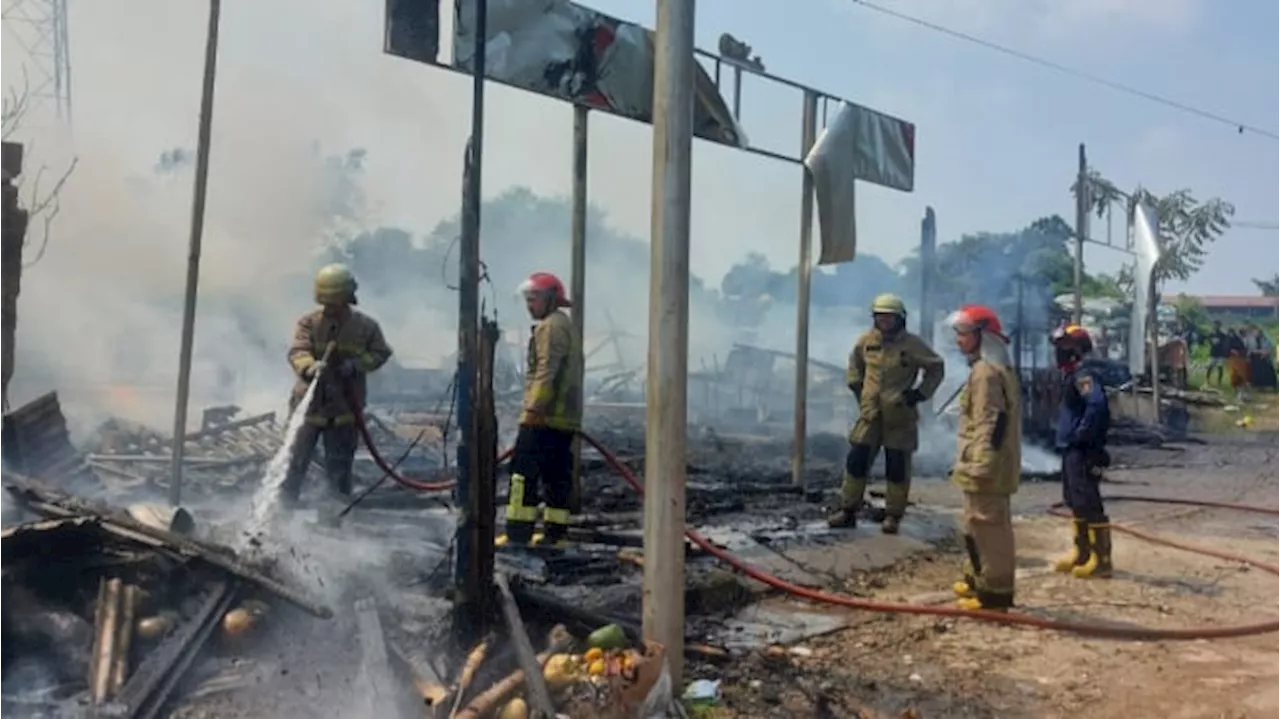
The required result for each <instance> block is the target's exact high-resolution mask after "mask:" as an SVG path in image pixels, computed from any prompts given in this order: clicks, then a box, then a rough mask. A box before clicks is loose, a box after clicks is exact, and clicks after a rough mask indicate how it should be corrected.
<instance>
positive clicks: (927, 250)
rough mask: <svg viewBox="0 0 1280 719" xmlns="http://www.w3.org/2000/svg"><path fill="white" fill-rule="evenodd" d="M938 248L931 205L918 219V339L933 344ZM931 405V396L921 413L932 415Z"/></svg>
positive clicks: (936, 229)
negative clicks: (934, 292) (920, 218)
mask: <svg viewBox="0 0 1280 719" xmlns="http://www.w3.org/2000/svg"><path fill="white" fill-rule="evenodd" d="M937 249H938V220H937V216H936V215H935V214H934V213H933V208H932V207H925V208H924V219H922V220H920V339H923V340H924V341H925V344H927V345H929V346H930V347H932V346H933V326H934V317H933V315H934V307H933V301H932V298H931V297H930V295H931V294H932V293H933V274H934V268H933V264H934V258H935V256H936V254H937ZM932 407H933V398H932V397H931V398H929V399H928V400H926V401H925V402H924V409H925V410H926V411H925V412H924V413H923V414H924V416H925V417H933V412H932V411H929V410H931V408H932Z"/></svg>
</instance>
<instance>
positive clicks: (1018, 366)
mask: <svg viewBox="0 0 1280 719" xmlns="http://www.w3.org/2000/svg"><path fill="white" fill-rule="evenodd" d="M1014 281H1015V282H1017V283H1018V291H1017V297H1018V316H1017V324H1016V325H1014V327H1016V328H1017V329H1016V331H1017V334H1015V335H1014V336H1013V368H1014V370H1015V371H1016V372H1017V373H1018V379H1022V353H1023V344H1022V338H1023V337H1024V336H1025V335H1026V334H1027V333H1026V328H1025V326H1024V321H1025V320H1024V317H1023V314H1022V307H1023V305H1022V302H1023V297H1022V294H1023V285H1025V284H1026V282H1027V279H1026V278H1025V277H1023V276H1022V273H1021V272H1019V273H1018V274H1017V275H1014Z"/></svg>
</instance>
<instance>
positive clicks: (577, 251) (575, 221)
mask: <svg viewBox="0 0 1280 719" xmlns="http://www.w3.org/2000/svg"><path fill="white" fill-rule="evenodd" d="M587 112H588V111H587V108H586V106H585V105H574V106H573V217H572V222H571V223H570V231H571V234H572V237H573V240H572V241H573V249H572V253H571V254H572V260H571V262H570V265H571V268H570V271H569V293H570V295H571V296H572V297H573V326H574V329H576V330H577V331H578V340H579V341H580V342H585V341H586V325H587V299H586V295H587V117H588V115H587ZM585 374H586V358H585V357H584V358H583V361H582V362H579V363H578V376H577V378H576V379H577V381H578V384H577V386H578V387H579V389H581V388H582V380H583V376H584V375H585ZM585 399H586V398H585V397H584V396H583V394H582V392H581V391H579V392H578V400H577V402H578V416H582V408H583V403H584V402H585ZM569 511H571V512H573V513H574V514H578V513H580V512H581V511H582V438H581V437H579V436H578V435H576V434H575V435H574V436H573V494H572V495H571V496H570V498H569Z"/></svg>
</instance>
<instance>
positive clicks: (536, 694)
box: [493, 572, 556, 719]
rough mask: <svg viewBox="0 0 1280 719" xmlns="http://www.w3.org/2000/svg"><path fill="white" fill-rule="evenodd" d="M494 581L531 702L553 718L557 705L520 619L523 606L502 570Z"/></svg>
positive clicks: (550, 718)
mask: <svg viewBox="0 0 1280 719" xmlns="http://www.w3.org/2000/svg"><path fill="white" fill-rule="evenodd" d="M493 581H494V583H495V584H497V585H498V595H499V599H501V600H502V616H503V618H504V619H506V621H507V633H508V634H509V635H510V637H511V642H512V643H513V644H515V647H516V661H518V662H519V663H520V669H521V670H522V671H523V672H524V685H525V688H526V689H528V694H529V700H530V703H531V704H533V709H534V710H535V711H537V712H539V713H541V715H542V716H543V717H544V719H552V718H553V717H555V715H556V707H555V704H553V703H552V701H551V690H550V689H548V688H547V681H546V679H544V678H543V676H542V664H541V663H540V662H539V661H538V657H537V656H536V655H535V654H534V653H533V643H532V642H530V641H529V635H528V634H527V633H526V632H525V630H524V621H523V620H521V619H520V607H518V606H517V605H516V599H515V597H513V596H512V595H511V587H510V585H508V584H507V578H506V576H505V575H503V574H502V573H500V572H499V573H497V574H494V576H493Z"/></svg>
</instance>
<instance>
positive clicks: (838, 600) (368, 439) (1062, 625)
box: [352, 403, 1280, 641]
mask: <svg viewBox="0 0 1280 719" xmlns="http://www.w3.org/2000/svg"><path fill="white" fill-rule="evenodd" d="M352 406H358V405H357V404H354V403H353V405H352ZM356 426H357V427H359V428H360V435H361V436H362V437H363V438H364V442H365V445H366V446H367V447H368V448H369V454H370V455H372V456H373V460H374V462H375V463H377V465H378V467H379V468H380V469H382V471H383V472H386V473H387V475H388V476H390V477H391V478H392V479H394V480H395V481H396V482H398V483H399V484H401V485H403V486H405V487H407V488H409V489H414V490H417V491H420V492H441V491H445V490H447V489H451V488H452V487H453V486H454V484H455V483H454V481H453V480H445V481H440V482H428V481H424V480H420V479H413V478H411V477H404V476H402V475H400V474H399V473H398V472H396V471H395V468H394V467H392V466H391V464H390V463H389V462H387V461H386V460H385V459H383V457H382V456H381V455H380V454H379V453H378V450H377V448H376V447H375V445H374V443H373V439H372V436H371V435H370V432H369V428H368V426H367V425H366V424H365V421H364V415H363V413H361V412H360V411H359V410H357V411H356ZM579 434H581V436H582V439H583V440H585V441H586V442H587V444H590V445H591V446H592V447H594V448H595V449H596V451H598V452H599V453H600V454H601V456H603V457H604V460H605V463H607V464H608V465H609V466H610V467H611V468H613V470H614V471H615V472H617V473H618V474H619V475H620V476H621V477H622V478H623V479H624V480H625V481H626V482H627V484H629V485H631V488H632V489H634V490H635V491H636V492H637V493H639V494H641V495H643V494H644V484H643V482H641V481H640V478H639V477H637V476H636V475H635V473H634V472H632V471H631V470H630V469H629V468H628V467H627V466H626V465H625V464H623V463H622V461H621V460H619V459H618V457H617V456H616V455H614V453H613V452H611V451H610V450H609V448H607V447H605V446H604V445H603V444H600V442H598V441H597V440H596V439H595V438H594V437H592V436H591V435H589V434H586V433H585V432H580V433H579ZM510 456H511V450H510V449H508V450H506V451H505V452H503V453H502V455H501V456H499V457H498V461H499V462H502V461H503V460H505V459H507V458H508V457H510ZM1106 499H1107V501H1142V502H1156V503H1162V504H1182V505H1189V506H1196V507H1213V508H1221V509H1234V510H1239V511H1242V512H1253V513H1257V514H1270V515H1276V514H1277V513H1280V510H1276V509H1268V508H1265V507H1255V506H1251V505H1243V504H1225V503H1221V502H1201V501H1195V500H1189V499H1175V498H1165V497H1141V496H1131V495H1120V496H1113V497H1107V498H1106ZM1050 512H1051V513H1053V514H1057V515H1059V516H1061V510H1060V505H1055V507H1054V508H1053V509H1051V510H1050ZM1111 527H1112V529H1113V530H1114V531H1117V532H1123V533H1125V534H1129V535H1132V536H1134V537H1138V538H1139V539H1144V540H1146V541H1149V542H1153V543H1155V544H1162V545H1165V546H1167V547H1174V548H1176V549H1182V550H1185V551H1188V552H1193V553H1195V554H1201V555H1204V556H1207V557H1215V558H1217V559H1223V560H1226V561H1231V562H1239V563H1241V564H1246V565H1248V566H1251V567H1256V568H1258V569H1261V570H1263V571H1266V572H1269V573H1271V574H1280V571H1278V570H1277V568H1276V566H1275V565H1272V564H1266V563H1264V562H1259V561H1256V560H1253V559H1249V558H1247V557H1241V556H1238V555H1234V554H1229V553H1227V552H1220V551H1217V550H1213V549H1204V548H1201V547H1194V546H1191V545H1188V544H1182V543H1180V542H1176V541H1173V540H1169V539H1164V538H1162V537H1157V536H1155V535H1151V534H1146V533H1144V532H1141V531H1138V530H1136V529H1132V528H1129V527H1125V526H1123V525H1118V524H1112V525H1111ZM684 534H685V536H686V537H688V538H689V540H690V541H691V542H693V543H694V544H696V545H697V546H698V547H700V548H701V549H702V550H703V551H705V552H706V553H707V554H710V555H711V556H713V557H715V558H716V559H719V560H720V561H722V562H724V563H725V564H727V565H729V566H730V567H733V568H734V569H736V570H738V571H739V572H742V573H743V574H745V575H747V576H748V577H751V578H752V579H754V580H756V581H758V582H761V583H762V584H766V585H768V586H770V587H773V588H774V589H778V590H781V591H783V592H786V593H787V594H791V595H792V596H796V597H800V598H802V599H808V600H810V601H814V602H821V603H823V604H831V605H835V606H841V607H848V608H850V609H861V610H864V611H869V612H885V613H891V614H924V615H930V616H940V617H958V618H964V619H978V620H982V621H987V622H994V623H996V624H1011V625H1020V626H1025V627H1033V628H1035V629H1050V630H1054V631H1061V632H1070V633H1072V634H1080V635H1084V636H1090V637H1103V638H1108V639H1133V640H1142V641H1152V640H1160V639H1181V640H1186V639H1225V638H1228V637H1245V636H1251V635H1254V634H1269V633H1272V632H1276V631H1278V630H1280V620H1272V621H1267V622H1258V623H1254V624H1241V625H1236V626H1227V627H1191V628H1186V629H1158V628H1152V627H1126V626H1117V625H1104V624H1089V623H1086V622H1074V621H1068V620H1062V619H1044V618H1041V617H1033V616H1030V615H1027V614H1018V613H1011V612H997V611H990V610H971V609H960V608H958V607H943V606H928V605H920V604H904V603H901V602H883V601H877V600H873V599H861V598H859V597H852V596H848V595H844V594H834V593H832V592H826V591H822V590H820V589H812V588H809V587H804V586H801V585H799V584H795V583H792V582H788V581H787V580H785V579H782V578H780V577H776V576H774V575H772V574H769V573H768V572H765V571H764V570H762V569H758V568H756V567H753V566H752V565H750V564H748V563H747V562H745V561H743V560H742V559H740V558H738V557H736V556H734V555H733V554H730V553H729V552H728V551H726V550H724V549H723V548H721V547H718V546H716V545H715V544H713V543H712V542H711V540H709V539H707V538H706V537H704V536H702V534H700V533H699V532H698V531H697V530H694V529H689V528H686V529H685V531H684Z"/></svg>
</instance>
